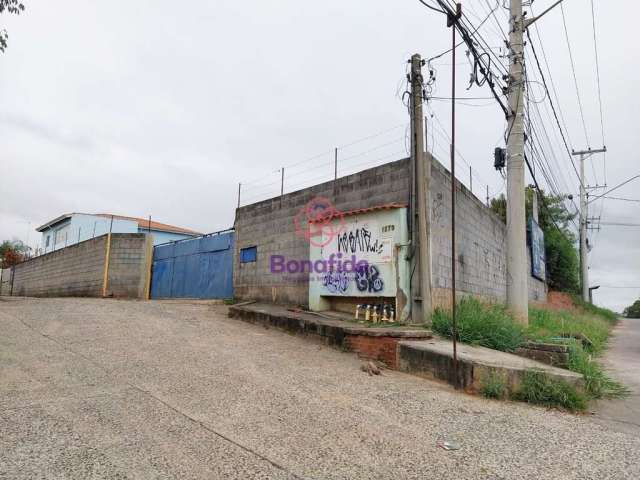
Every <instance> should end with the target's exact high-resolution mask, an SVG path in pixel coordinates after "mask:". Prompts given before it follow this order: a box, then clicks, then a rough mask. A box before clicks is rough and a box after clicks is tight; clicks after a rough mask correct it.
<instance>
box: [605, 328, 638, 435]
mask: <svg viewBox="0 0 640 480" xmlns="http://www.w3.org/2000/svg"><path fill="white" fill-rule="evenodd" d="M602 364H603V366H604V367H605V368H606V369H607V371H608V372H609V373H610V374H611V376H612V377H613V378H615V379H616V380H618V381H620V382H622V383H623V384H624V385H625V386H626V387H627V388H629V389H630V390H631V395H629V396H628V397H625V398H622V399H618V400H601V401H599V402H598V403H597V405H596V406H595V417H594V418H595V419H596V421H598V422H599V423H602V424H605V425H608V426H609V427H611V429H612V430H617V431H622V432H626V433H632V434H634V435H637V436H640V319H632V318H624V319H621V320H620V323H619V324H618V325H617V326H616V327H615V329H614V330H613V336H612V337H611V342H610V344H609V348H608V349H607V351H606V353H605V355H604V356H603V358H602Z"/></svg>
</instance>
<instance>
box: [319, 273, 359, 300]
mask: <svg viewBox="0 0 640 480" xmlns="http://www.w3.org/2000/svg"><path fill="white" fill-rule="evenodd" d="M351 278H352V277H351V276H350V274H349V273H347V272H342V271H331V272H328V273H326V274H325V275H324V279H323V281H322V284H323V286H324V288H325V289H326V290H327V292H329V293H332V294H334V295H343V294H345V293H347V290H349V283H350V282H351Z"/></svg>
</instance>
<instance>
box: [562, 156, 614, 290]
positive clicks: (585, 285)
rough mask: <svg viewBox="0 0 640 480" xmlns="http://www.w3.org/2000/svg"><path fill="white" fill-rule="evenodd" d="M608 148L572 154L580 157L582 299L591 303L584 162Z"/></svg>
mask: <svg viewBox="0 0 640 480" xmlns="http://www.w3.org/2000/svg"><path fill="white" fill-rule="evenodd" d="M606 151H607V147H603V148H599V149H596V150H592V149H588V150H580V151H578V152H576V151H573V152H571V153H572V154H573V155H578V156H580V279H581V284H582V299H583V300H584V301H585V302H588V301H589V255H588V254H589V252H588V245H587V223H588V220H589V217H588V208H589V206H588V204H587V185H586V183H585V182H586V179H585V176H584V161H585V160H586V159H587V158H589V157H590V156H591V155H593V154H594V153H604V152H606Z"/></svg>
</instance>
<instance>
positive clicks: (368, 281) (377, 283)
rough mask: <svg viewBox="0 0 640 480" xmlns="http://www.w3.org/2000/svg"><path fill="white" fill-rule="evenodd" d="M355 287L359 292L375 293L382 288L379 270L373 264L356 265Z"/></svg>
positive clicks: (382, 283)
mask: <svg viewBox="0 0 640 480" xmlns="http://www.w3.org/2000/svg"><path fill="white" fill-rule="evenodd" d="M356 287H358V290H359V291H361V292H369V293H371V292H373V293H377V292H380V291H382V289H383V288H384V282H383V281H382V278H380V270H378V267H376V266H375V265H366V266H361V267H358V269H357V270H356Z"/></svg>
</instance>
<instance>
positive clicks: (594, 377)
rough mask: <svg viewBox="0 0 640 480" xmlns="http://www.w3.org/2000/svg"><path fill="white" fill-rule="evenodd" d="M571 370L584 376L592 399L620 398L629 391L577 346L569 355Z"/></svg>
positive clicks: (586, 390)
mask: <svg viewBox="0 0 640 480" xmlns="http://www.w3.org/2000/svg"><path fill="white" fill-rule="evenodd" d="M569 370H573V371H574V372H577V373H581V374H582V375H583V376H584V387H585V392H586V393H587V395H588V396H589V397H590V398H593V399H599V398H620V397H623V396H625V395H628V394H629V390H628V389H627V388H626V387H625V386H624V385H622V384H621V383H620V382H617V381H616V380H613V379H612V378H610V377H609V376H608V375H607V374H606V373H605V372H604V370H603V369H602V367H601V366H600V364H599V363H598V362H596V361H595V360H594V359H593V358H592V355H591V354H590V353H588V352H587V351H585V350H584V348H582V346H580V345H575V346H574V347H572V349H571V352H570V354H569Z"/></svg>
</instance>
